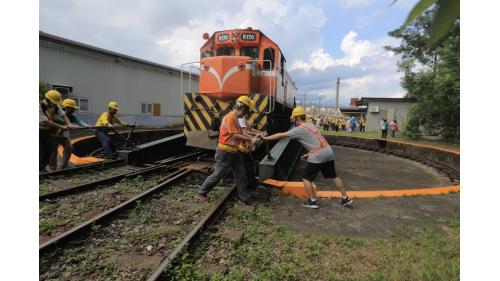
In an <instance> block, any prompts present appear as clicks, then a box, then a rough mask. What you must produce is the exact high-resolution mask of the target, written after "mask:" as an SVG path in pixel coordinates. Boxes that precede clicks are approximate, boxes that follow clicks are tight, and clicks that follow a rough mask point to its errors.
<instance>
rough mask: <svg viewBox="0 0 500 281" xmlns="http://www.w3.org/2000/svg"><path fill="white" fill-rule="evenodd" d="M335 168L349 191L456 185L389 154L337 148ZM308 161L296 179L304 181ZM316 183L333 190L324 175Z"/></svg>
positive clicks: (295, 174)
mask: <svg viewBox="0 0 500 281" xmlns="http://www.w3.org/2000/svg"><path fill="white" fill-rule="evenodd" d="M333 151H334V153H335V168H336V170H337V174H338V176H339V177H340V178H341V179H342V180H343V181H344V184H345V187H346V189H347V190H383V189H411V188H422V187H433V186H444V185H450V184H452V183H451V182H450V180H449V179H448V178H447V177H446V176H445V175H443V174H440V173H439V172H437V171H436V170H435V169H433V168H431V167H428V166H426V165H424V164H421V163H418V162H415V161H412V160H408V159H404V158H400V157H396V156H392V155H388V154H383V153H380V152H373V151H366V150H360V149H354V148H347V147H337V146H333ZM305 164H306V162H305V161H299V162H297V165H295V169H294V171H293V172H292V179H291V180H294V181H300V180H301V175H302V169H303V168H304V166H305ZM316 183H317V185H318V187H319V190H330V189H331V188H332V187H329V186H328V184H327V183H326V182H325V180H324V178H323V176H322V175H321V174H320V175H319V176H318V177H317V179H316Z"/></svg>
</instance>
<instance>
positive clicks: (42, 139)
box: [38, 132, 54, 171]
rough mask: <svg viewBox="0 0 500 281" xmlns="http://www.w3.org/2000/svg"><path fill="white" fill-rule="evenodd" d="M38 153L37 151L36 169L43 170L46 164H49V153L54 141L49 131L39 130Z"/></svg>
mask: <svg viewBox="0 0 500 281" xmlns="http://www.w3.org/2000/svg"><path fill="white" fill-rule="evenodd" d="M38 141H39V149H40V151H39V153H38V156H39V157H38V170H40V171H41V170H43V169H44V168H45V166H47V164H49V160H50V154H51V153H52V142H54V137H52V136H51V135H50V133H42V132H39V135H38Z"/></svg>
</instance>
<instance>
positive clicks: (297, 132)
mask: <svg viewBox="0 0 500 281" xmlns="http://www.w3.org/2000/svg"><path fill="white" fill-rule="evenodd" d="M291 118H292V121H293V123H294V124H295V127H294V128H293V129H291V130H289V131H288V132H284V133H277V134H274V135H270V136H266V137H263V139H264V140H267V141H272V140H279V139H283V138H292V139H297V140H298V141H299V142H300V143H301V144H302V145H303V146H304V147H305V149H306V150H308V153H307V154H305V155H303V156H302V157H301V159H303V160H305V159H306V158H307V165H306V167H305V168H304V172H303V174H302V181H303V182H304V187H305V189H306V192H307V194H308V196H309V199H308V200H307V202H305V203H304V204H302V206H304V207H307V208H313V209H318V208H319V204H318V199H317V197H316V191H315V190H314V189H313V185H312V183H313V181H314V179H315V178H316V176H317V175H318V174H319V172H321V173H322V174H323V177H325V179H327V180H329V181H330V180H331V181H332V183H334V184H335V186H336V187H337V188H338V189H339V190H340V192H341V193H342V199H341V201H340V204H341V205H342V206H344V207H346V206H348V205H350V204H352V202H353V200H352V199H351V198H349V196H347V193H346V191H345V189H344V184H343V182H342V180H341V179H340V178H339V177H338V176H337V172H336V171H335V160H334V159H335V156H334V154H333V150H332V148H331V147H330V145H329V144H328V142H327V141H326V140H325V138H324V137H323V136H322V135H321V134H320V133H319V132H318V129H317V128H316V126H314V125H313V124H310V123H307V122H306V112H305V110H304V108H302V107H296V108H295V109H294V110H293V111H292V116H291Z"/></svg>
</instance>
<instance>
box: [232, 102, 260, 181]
mask: <svg viewBox="0 0 500 281" xmlns="http://www.w3.org/2000/svg"><path fill="white" fill-rule="evenodd" d="M252 102H253V100H252ZM253 103H255V102H253ZM253 108H255V105H254V106H253ZM249 118H250V115H249V114H245V115H244V116H243V117H241V118H238V123H239V125H240V127H241V130H242V132H243V135H246V136H249V137H257V138H259V137H261V138H263V137H265V136H267V133H266V132H262V131H259V130H257V129H254V128H252V127H251V126H249V125H248V123H247V121H248V119H249ZM238 150H239V151H240V152H241V155H242V156H243V163H244V164H245V170H246V172H247V181H248V186H247V189H248V190H255V189H256V188H257V184H258V183H257V180H256V179H255V165H254V161H253V157H252V151H254V150H255V148H254V147H252V146H251V145H250V144H248V143H241V144H240V145H239V147H238Z"/></svg>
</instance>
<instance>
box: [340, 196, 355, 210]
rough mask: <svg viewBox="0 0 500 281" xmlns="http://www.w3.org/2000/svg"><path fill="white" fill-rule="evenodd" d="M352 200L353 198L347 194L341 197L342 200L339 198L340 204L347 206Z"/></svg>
mask: <svg viewBox="0 0 500 281" xmlns="http://www.w3.org/2000/svg"><path fill="white" fill-rule="evenodd" d="M352 202H354V200H352V199H351V198H349V196H347V197H346V198H342V200H340V205H342V206H344V207H347V206H349V205H351V204H352Z"/></svg>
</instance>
